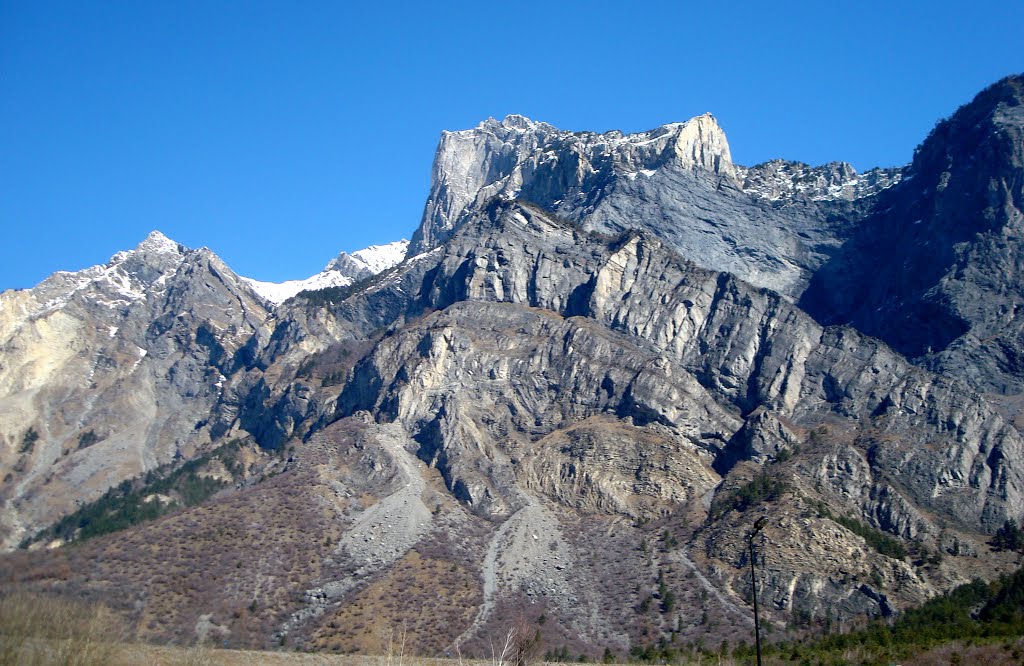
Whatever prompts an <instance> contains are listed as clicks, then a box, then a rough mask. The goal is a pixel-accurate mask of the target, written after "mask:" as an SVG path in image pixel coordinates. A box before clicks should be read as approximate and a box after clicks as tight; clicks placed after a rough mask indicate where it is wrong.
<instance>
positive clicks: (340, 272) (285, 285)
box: [244, 238, 409, 305]
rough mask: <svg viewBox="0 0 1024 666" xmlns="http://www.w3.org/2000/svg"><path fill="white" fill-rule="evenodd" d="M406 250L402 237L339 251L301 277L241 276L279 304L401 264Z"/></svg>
mask: <svg viewBox="0 0 1024 666" xmlns="http://www.w3.org/2000/svg"><path fill="white" fill-rule="evenodd" d="M408 249H409V241H407V240H405V239H404V238H403V239H402V240H398V241H394V242H393V243H387V244H386V245H371V246H370V247H368V248H365V249H362V250H357V251H355V252H353V253H352V254H347V253H345V252H342V253H341V254H339V255H338V256H337V257H335V258H334V259H332V260H331V261H330V262H329V263H328V264H327V266H325V267H324V270H322V271H321V272H319V273H317V274H316V275H313V276H311V277H308V278H305V279H303V280H287V281H285V282H261V281H259V280H254V279H252V278H244V279H245V281H246V282H248V283H249V285H250V286H251V287H252V288H253V289H254V290H255V291H256V293H258V294H259V295H260V296H262V297H264V298H266V299H267V300H268V301H270V302H271V303H273V304H274V305H280V304H281V303H283V302H284V301H286V300H288V299H289V298H291V297H292V296H295V295H296V294H298V293H299V292H300V291H310V290H317V289H324V288H326V287H347V286H348V285H350V284H352V283H353V282H356V281H358V280H363V279H365V278H368V277H370V276H372V275H376V274H377V273H381V272H383V271H385V270H387V269H389V268H391V267H392V266H396V265H398V264H399V263H401V262H402V260H403V259H405V255H406V252H407V251H408Z"/></svg>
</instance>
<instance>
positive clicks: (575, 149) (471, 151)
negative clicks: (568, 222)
mask: <svg viewBox="0 0 1024 666" xmlns="http://www.w3.org/2000/svg"><path fill="white" fill-rule="evenodd" d="M666 164H676V165H678V166H680V167H682V168H685V169H690V168H694V167H700V168H702V169H705V170H707V171H709V172H711V173H715V174H731V173H733V167H732V161H731V158H730V156H729V144H728V143H727V142H726V140H725V134H724V133H723V132H722V130H721V128H719V127H718V123H717V122H716V121H715V119H714V118H713V117H712V116H711V115H710V114H705V115H703V116H700V117H697V118H694V119H692V120H690V121H688V122H685V123H675V124H671V125H664V126H662V127H659V128H658V129H655V130H651V131H650V132H643V133H640V134H629V135H624V134H622V133H621V132H606V133H604V134H594V133H592V132H567V131H565V130H559V129H556V128H554V127H552V126H551V125H548V124H547V123H537V122H533V121H531V120H529V119H527V118H524V117H522V116H509V117H507V118H506V119H505V120H503V121H501V122H500V123H499V122H498V121H496V120H494V119H493V118H492V119H489V120H487V121H485V122H483V123H481V124H480V125H478V126H477V127H476V128H475V129H472V130H466V131H462V132H444V133H443V134H442V135H441V142H440V145H439V146H438V149H437V154H436V156H435V158H434V170H433V179H432V184H431V191H430V197H429V198H428V200H427V205H426V209H425V210H424V212H423V222H422V224H421V225H420V228H419V229H418V230H417V232H416V235H415V236H413V240H412V246H411V247H410V249H409V251H410V253H411V254H418V253H421V252H424V251H426V250H429V249H431V248H433V247H436V246H437V245H438V244H440V243H441V242H443V241H444V240H445V239H446V238H448V237H449V236H450V235H451V234H452V232H453V231H454V230H455V229H457V228H458V226H459V225H460V224H461V222H462V218H463V216H464V214H466V213H467V212H472V209H474V208H479V207H480V206H482V205H483V204H486V203H487V201H489V200H490V199H491V198H493V197H496V196H499V197H502V198H504V199H515V198H522V199H526V200H528V201H533V202H535V203H537V204H540V205H542V206H545V207H550V208H557V207H558V206H559V205H561V204H563V203H564V204H565V207H566V208H568V207H574V208H578V207H580V205H581V204H583V202H589V203H591V204H592V203H593V202H594V201H596V200H598V199H600V197H601V196H602V194H603V188H604V187H605V186H607V185H608V184H609V183H610V181H612V180H613V179H615V178H616V177H617V176H619V175H624V174H626V175H631V176H634V177H635V176H636V174H637V173H638V172H640V171H646V170H651V169H656V168H658V167H661V166H663V165H666Z"/></svg>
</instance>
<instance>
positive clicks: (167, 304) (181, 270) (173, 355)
mask: <svg viewBox="0 0 1024 666" xmlns="http://www.w3.org/2000/svg"><path fill="white" fill-rule="evenodd" d="M266 317H267V309H266V308H265V306H264V304H263V300H262V299H261V298H259V297H258V296H257V295H256V294H255V293H254V292H253V291H252V290H251V289H250V288H249V287H248V285H246V283H245V282H244V281H242V280H241V279H240V278H239V277H238V276H236V275H235V274H234V273H232V272H231V270H230V269H229V268H228V267H227V266H226V265H225V264H224V263H223V262H222V261H221V260H220V259H219V258H218V257H217V256H216V255H214V254H213V253H212V252H210V251H209V250H207V249H201V250H189V249H186V248H184V247H182V246H180V245H178V244H177V243H175V242H173V241H171V240H169V239H168V238H166V237H165V236H163V235H162V234H160V233H159V232H153V233H151V234H150V235H149V236H148V237H147V238H146V239H145V240H144V241H143V242H142V243H141V244H139V246H138V247H136V248H135V249H134V250H132V251H129V252H119V253H118V254H116V255H114V256H113V257H112V258H111V259H110V261H109V262H107V264H106V265H104V266H94V267H92V268H87V269H85V270H83V271H79V272H77V273H55V274H54V275H52V276H50V277H49V278H47V279H46V280H44V281H43V282H42V283H40V284H39V285H38V286H36V287H35V288H33V289H29V290H19V291H5V292H3V293H2V294H0V348H2V350H3V362H2V364H0V377H2V382H0V386H2V387H3V388H2V389H0V433H2V437H3V441H4V446H3V447H2V448H0V468H2V469H3V470H4V475H3V486H2V497H3V511H2V513H0V538H2V542H3V544H4V545H5V547H7V548H10V547H11V546H13V545H16V544H17V543H18V542H19V541H20V540H21V539H22V538H23V537H25V536H26V535H27V534H31V533H33V532H34V531H35V530H37V529H38V528H39V527H42V526H45V525H47V524H49V523H51V522H53V521H54V520H55V519H56V518H59V517H60V516H62V515H63V514H65V513H67V512H68V511H69V510H71V509H72V508H73V507H74V506H75V504H76V503H79V502H84V501H90V500H93V499H96V498H98V497H99V496H100V495H102V494H103V492H104V491H105V490H106V489H107V488H109V487H111V486H113V485H116V484H118V483H120V482H121V481H123V480H125V479H128V478H131V477H134V476H137V475H139V474H140V473H142V472H145V471H147V470H149V469H152V468H154V467H156V466H158V465H160V464H164V463H169V462H171V461H172V460H174V459H175V458H188V457H191V456H193V455H195V452H196V451H198V450H201V449H202V448H203V447H204V446H207V445H208V444H209V442H210V437H209V432H208V429H207V428H206V426H205V424H204V423H203V419H204V416H205V415H207V414H208V413H209V412H210V410H211V409H212V408H213V406H214V405H216V404H217V402H218V400H219V399H220V395H221V393H222V391H223V390H224V383H225V382H226V381H227V378H226V377H225V375H224V373H225V372H227V371H228V370H227V368H228V365H229V364H230V362H231V358H232V357H233V356H234V354H235V353H236V352H237V351H238V350H239V349H240V348H241V347H242V346H243V345H244V344H245V343H246V342H247V341H248V340H249V339H250V338H251V337H252V336H253V334H254V333H255V332H256V331H257V329H258V328H259V327H260V326H261V325H263V323H264V321H265V320H266Z"/></svg>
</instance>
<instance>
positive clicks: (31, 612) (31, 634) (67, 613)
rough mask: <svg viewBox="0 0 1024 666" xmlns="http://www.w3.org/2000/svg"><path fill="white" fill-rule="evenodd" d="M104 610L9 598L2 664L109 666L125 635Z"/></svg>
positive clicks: (2, 625)
mask: <svg viewBox="0 0 1024 666" xmlns="http://www.w3.org/2000/svg"><path fill="white" fill-rule="evenodd" d="M119 627H120V623H119V622H118V621H117V619H116V618H115V616H114V615H113V613H111V612H110V611H109V610H108V609H107V608H106V607H104V606H100V605H88V604H82V603H77V602H74V601H71V600H67V599H60V598H56V597H42V596H34V595H29V594H24V593H17V594H11V595H8V596H6V597H3V598H2V599H0V665H3V666H8V665H11V666H13V665H15V664H17V665H18V666H31V665H34V664H66V665H67V666H88V665H90V664H106V663H109V662H110V661H111V659H112V657H113V654H114V653H115V652H116V650H117V643H118V641H119V639H121V637H122V634H121V632H120V630H119Z"/></svg>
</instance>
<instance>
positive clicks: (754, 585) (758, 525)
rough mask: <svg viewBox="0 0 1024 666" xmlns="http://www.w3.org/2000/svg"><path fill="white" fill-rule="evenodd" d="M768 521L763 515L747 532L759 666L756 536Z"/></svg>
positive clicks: (755, 640) (759, 642) (759, 621)
mask: <svg viewBox="0 0 1024 666" xmlns="http://www.w3.org/2000/svg"><path fill="white" fill-rule="evenodd" d="M767 522H768V518H767V516H761V517H760V518H758V519H757V520H756V521H754V527H753V528H752V529H751V530H750V533H749V534H747V546H748V547H749V548H750V589H751V590H752V591H753V592H754V643H755V644H756V646H757V666H761V620H760V618H759V617H758V612H757V575H756V574H755V572H754V537H755V536H757V533H758V532H760V531H761V530H762V529H763V528H764V525H765V523H767Z"/></svg>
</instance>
